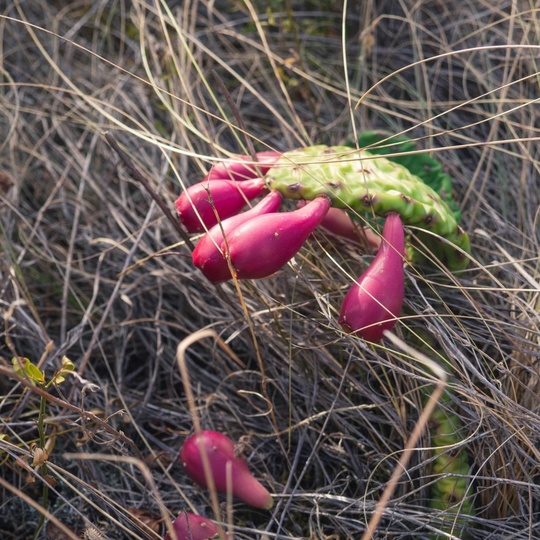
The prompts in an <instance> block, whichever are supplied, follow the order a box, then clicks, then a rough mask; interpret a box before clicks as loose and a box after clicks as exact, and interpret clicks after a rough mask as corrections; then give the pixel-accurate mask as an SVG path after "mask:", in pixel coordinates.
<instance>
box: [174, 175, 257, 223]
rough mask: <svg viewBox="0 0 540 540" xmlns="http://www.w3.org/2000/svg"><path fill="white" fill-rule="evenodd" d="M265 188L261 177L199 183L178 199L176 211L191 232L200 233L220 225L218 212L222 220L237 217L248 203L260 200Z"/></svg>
mask: <svg viewBox="0 0 540 540" xmlns="http://www.w3.org/2000/svg"><path fill="white" fill-rule="evenodd" d="M265 187H266V186H265V183H264V180H263V179H261V178H257V179H254V180H247V181H245V182H234V181H233V180H210V181H207V182H206V181H205V182H199V183H198V184H195V185H194V186H191V187H189V188H188V189H187V190H186V191H184V192H183V193H182V195H180V197H178V199H176V202H175V206H176V211H177V212H178V217H179V218H180V221H181V222H182V224H183V225H184V227H185V228H186V229H187V231H188V232H190V233H194V232H200V231H203V230H204V229H205V227H206V228H210V227H213V226H214V225H215V224H216V223H217V222H218V217H217V216H216V211H217V214H218V215H219V218H220V219H226V218H228V217H230V216H234V215H235V214H237V213H238V212H240V210H242V208H243V207H244V206H245V205H246V204H247V202H248V201H251V200H252V199H255V197H258V196H259V195H260V194H261V193H262V192H263V191H264V189H265ZM214 209H215V210H214Z"/></svg>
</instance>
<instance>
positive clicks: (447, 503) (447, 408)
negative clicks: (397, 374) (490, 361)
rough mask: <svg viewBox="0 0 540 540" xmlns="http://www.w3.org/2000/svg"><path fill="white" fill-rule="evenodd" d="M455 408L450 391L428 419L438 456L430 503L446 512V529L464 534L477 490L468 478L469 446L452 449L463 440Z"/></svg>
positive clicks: (439, 536)
mask: <svg viewBox="0 0 540 540" xmlns="http://www.w3.org/2000/svg"><path fill="white" fill-rule="evenodd" d="M452 407H453V403H452V399H451V393H450V391H447V393H446V394H444V396H443V398H442V399H441V402H440V403H439V406H438V407H437V409H435V411H434V412H433V415H432V417H431V419H430V422H429V429H430V435H431V445H432V446H433V447H434V456H435V459H434V461H433V463H432V472H433V474H434V475H436V476H437V479H436V480H435V481H434V483H433V484H432V485H431V490H430V496H431V501H430V506H431V508H433V509H434V510H441V511H443V512H445V515H444V517H443V519H444V525H443V527H442V530H443V531H444V532H448V533H452V534H454V535H457V536H459V537H465V536H464V534H465V531H466V529H467V526H468V524H469V521H470V519H471V517H472V516H474V515H475V508H474V503H473V499H474V492H473V490H472V489H471V486H470V482H469V480H468V476H469V474H470V459H469V456H468V454H467V449H466V447H464V446H460V447H456V448H455V449H451V448H449V447H452V446H454V445H458V444H459V443H461V442H462V440H463V438H462V434H461V429H460V428H461V423H462V422H461V419H460V418H459V416H458V415H457V414H456V413H455V412H454V411H453V409H452ZM433 538H434V540H439V539H442V538H443V536H442V535H433Z"/></svg>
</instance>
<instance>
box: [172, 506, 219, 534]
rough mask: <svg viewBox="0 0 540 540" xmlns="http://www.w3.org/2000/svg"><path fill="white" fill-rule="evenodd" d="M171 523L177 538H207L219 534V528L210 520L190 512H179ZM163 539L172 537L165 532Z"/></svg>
mask: <svg viewBox="0 0 540 540" xmlns="http://www.w3.org/2000/svg"><path fill="white" fill-rule="evenodd" d="M172 525H173V528H174V532H175V534H176V539H177V540H209V539H210V538H217V537H218V535H219V529H218V527H217V525H216V524H215V523H214V522H213V521H212V520H210V519H208V518H205V517H203V516H199V515H197V514H192V513H191V512H180V513H179V514H178V517H177V518H176V519H175V520H174V521H173V524H172ZM163 540H172V538H171V536H170V535H169V534H166V535H165V537H164V539H163Z"/></svg>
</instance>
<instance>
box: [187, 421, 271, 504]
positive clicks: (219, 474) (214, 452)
mask: <svg viewBox="0 0 540 540" xmlns="http://www.w3.org/2000/svg"><path fill="white" fill-rule="evenodd" d="M203 452H205V453H206V456H207V457H208V463H209V468H210V470H209V471H208V472H209V474H210V475H211V476H212V479H213V481H214V486H215V488H216V490H217V491H218V492H220V493H227V492H231V493H232V494H233V495H234V496H235V497H237V498H238V499H240V500H242V501H244V502H245V503H247V504H250V505H251V506H255V507H256V508H264V509H266V510H268V509H270V508H272V505H273V500H272V496H271V495H270V493H269V492H268V490H267V489H266V488H265V487H264V486H263V485H262V484H261V483H260V482H259V481H258V480H257V479H256V478H255V477H254V476H253V474H251V471H250V470H249V468H248V466H247V464H246V462H245V461H243V460H241V459H238V458H236V457H235V455H234V443H233V441H232V440H231V439H229V437H227V436H226V435H224V434H223V433H219V432H217V431H208V430H207V431H201V432H200V433H196V434H194V435H192V436H191V437H189V438H188V439H187V440H186V441H185V443H184V446H183V447H182V451H181V453H180V459H181V460H182V463H183V465H184V467H185V469H186V472H187V474H188V475H189V476H190V478H191V479H192V480H193V481H194V482H196V483H197V484H199V485H200V486H203V487H208V482H207V478H206V474H205V469H204V465H203V457H202V454H203ZM228 470H230V476H229V478H230V480H231V484H232V485H229V484H228V482H227V478H228V472H227V471H228Z"/></svg>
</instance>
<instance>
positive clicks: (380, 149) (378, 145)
mask: <svg viewBox="0 0 540 540" xmlns="http://www.w3.org/2000/svg"><path fill="white" fill-rule="evenodd" d="M346 144H347V146H356V145H355V144H352V143H346ZM358 146H359V148H365V149H366V150H368V151H369V153H370V154H376V155H379V156H386V155H387V154H394V155H392V156H389V157H388V159H389V160H390V161H393V162H394V163H399V164H400V165H403V167H405V168H406V169H408V170H409V172H410V173H412V174H414V175H416V176H418V178H420V180H422V182H424V184H427V185H428V186H429V187H430V188H432V189H433V190H435V191H436V192H437V193H438V194H439V196H440V197H441V199H443V201H445V202H446V204H447V205H448V206H449V207H450V209H451V210H452V213H453V214H454V217H455V218H456V221H457V222H458V223H459V220H460V218H461V210H460V209H459V208H458V206H457V204H456V201H455V200H454V197H453V189H452V179H451V178H450V176H449V175H448V174H446V173H445V172H444V171H443V168H442V165H441V164H440V162H438V161H437V160H436V159H434V158H432V157H431V156H430V155H429V153H428V152H420V153H412V152H417V148H416V145H415V144H414V142H413V141H411V139H409V138H408V137H405V136H403V135H399V136H392V135H391V134H389V133H386V132H384V131H364V132H362V133H360V135H358ZM396 154H397V155H396Z"/></svg>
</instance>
